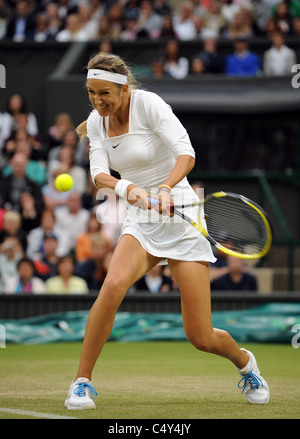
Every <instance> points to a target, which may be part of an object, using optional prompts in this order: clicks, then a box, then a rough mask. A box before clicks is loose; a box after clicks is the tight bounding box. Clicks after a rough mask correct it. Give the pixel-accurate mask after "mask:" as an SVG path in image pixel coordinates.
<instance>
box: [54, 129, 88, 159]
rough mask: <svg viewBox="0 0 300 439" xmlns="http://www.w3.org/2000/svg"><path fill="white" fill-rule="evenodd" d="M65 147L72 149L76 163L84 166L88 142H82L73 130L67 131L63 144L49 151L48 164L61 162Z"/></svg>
mask: <svg viewBox="0 0 300 439" xmlns="http://www.w3.org/2000/svg"><path fill="white" fill-rule="evenodd" d="M87 143H88V142H87ZM65 146H67V147H70V148H71V149H72V150H73V152H74V162H76V164H77V165H79V166H83V161H84V159H85V154H86V142H81V141H80V140H79V137H78V136H77V134H76V132H75V131H74V130H73V129H69V130H67V131H66V132H65V133H64V134H63V136H62V142H61V143H60V144H59V145H58V146H56V147H53V148H52V149H51V150H50V151H49V154H48V159H47V162H48V164H49V163H51V162H52V161H53V160H59V156H60V152H61V150H62V148H64V147H65Z"/></svg>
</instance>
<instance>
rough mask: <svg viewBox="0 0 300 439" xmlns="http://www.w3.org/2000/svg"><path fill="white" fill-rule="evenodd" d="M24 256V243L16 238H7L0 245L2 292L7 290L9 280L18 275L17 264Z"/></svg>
mask: <svg viewBox="0 0 300 439" xmlns="http://www.w3.org/2000/svg"><path fill="white" fill-rule="evenodd" d="M23 256H24V253H23V250H22V245H21V243H20V242H19V241H18V240H17V239H15V238H11V237H9V238H6V239H5V240H4V242H3V243H2V244H1V245H0V293H4V292H5V288H6V285H7V282H8V280H9V279H11V278H13V277H15V276H17V274H18V271H17V264H18V261H19V260H20V259H21V258H22V257H23Z"/></svg>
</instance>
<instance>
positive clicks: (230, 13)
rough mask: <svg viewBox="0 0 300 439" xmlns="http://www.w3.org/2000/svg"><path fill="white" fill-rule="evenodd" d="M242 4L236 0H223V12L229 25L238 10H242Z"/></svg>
mask: <svg viewBox="0 0 300 439" xmlns="http://www.w3.org/2000/svg"><path fill="white" fill-rule="evenodd" d="M241 8H242V5H241V4H239V3H238V2H236V1H232V0H222V1H221V14H222V16H223V17H224V18H225V20H226V22H227V24H228V25H230V24H231V23H232V22H233V20H234V17H235V16H236V14H237V13H238V12H240V10H241Z"/></svg>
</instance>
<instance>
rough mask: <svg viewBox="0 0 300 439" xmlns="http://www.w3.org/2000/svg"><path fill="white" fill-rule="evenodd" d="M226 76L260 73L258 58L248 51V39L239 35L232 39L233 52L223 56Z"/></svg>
mask: <svg viewBox="0 0 300 439" xmlns="http://www.w3.org/2000/svg"><path fill="white" fill-rule="evenodd" d="M225 72H226V74H227V75H228V76H256V75H258V74H259V73H260V58H259V56H258V55H256V54H255V53H252V52H250V51H249V45H248V39H247V38H246V37H245V36H244V35H239V36H238V37H237V38H236V39H235V40H234V53H232V54H231V55H228V56H227V57H226V58H225Z"/></svg>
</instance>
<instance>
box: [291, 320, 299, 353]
mask: <svg viewBox="0 0 300 439" xmlns="http://www.w3.org/2000/svg"><path fill="white" fill-rule="evenodd" d="M291 332H293V333H294V332H295V333H296V334H295V335H294V337H293V338H292V346H293V348H295V349H297V348H300V324H299V323H297V324H296V325H294V326H293V327H292V329H291Z"/></svg>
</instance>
